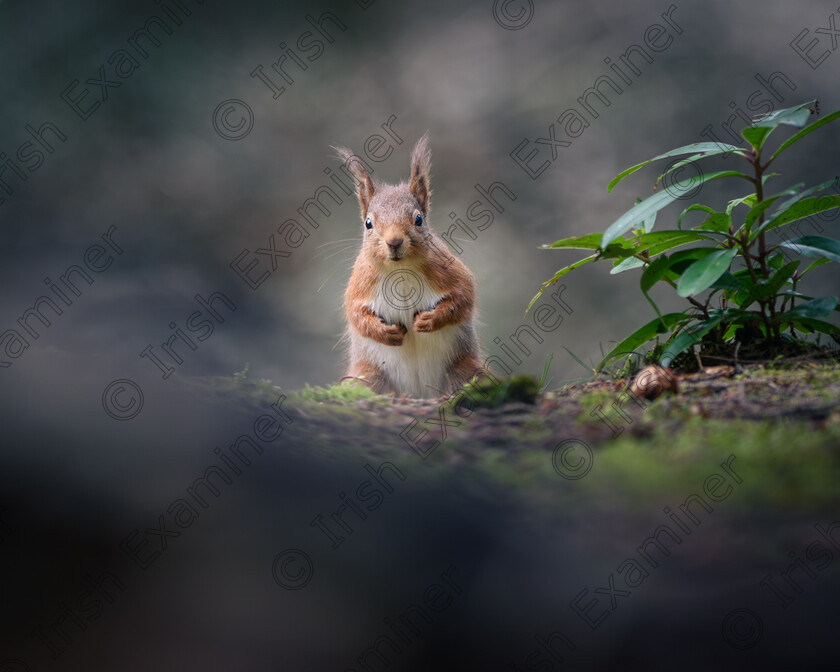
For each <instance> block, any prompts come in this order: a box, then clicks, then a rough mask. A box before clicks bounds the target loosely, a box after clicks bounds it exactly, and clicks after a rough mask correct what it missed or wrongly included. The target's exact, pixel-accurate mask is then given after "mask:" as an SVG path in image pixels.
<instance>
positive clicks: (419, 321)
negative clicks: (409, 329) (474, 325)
mask: <svg viewBox="0 0 840 672" xmlns="http://www.w3.org/2000/svg"><path fill="white" fill-rule="evenodd" d="M471 311H472V301H471V300H470V297H469V296H468V295H466V294H461V293H458V294H454V293H453V294H447V295H446V296H444V297H443V298H442V299H441V300H440V301H439V302H438V304H437V305H436V306H435V307H434V308H432V309H431V310H421V311H420V312H419V313H417V315H415V316H414V331H419V332H425V333H428V332H430V331H437V330H438V329H442V328H443V327H446V326H448V325H450V324H460V323H461V322H463V321H464V320H466V319H468V318H469V315H470V312H471Z"/></svg>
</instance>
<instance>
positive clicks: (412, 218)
mask: <svg viewBox="0 0 840 672" xmlns="http://www.w3.org/2000/svg"><path fill="white" fill-rule="evenodd" d="M336 151H337V152H338V156H339V158H340V159H341V160H342V161H343V162H344V164H345V165H346V166H347V167H348V168H349V170H350V171H351V173H352V175H353V177H354V180H355V182H356V195H357V197H358V199H359V206H360V208H361V214H362V247H361V250H360V251H359V255H358V257H357V258H356V262H355V264H354V265H353V273H352V275H351V276H350V281H349V283H348V285H347V290H346V291H345V293H344V308H345V312H346V316H347V335H348V336H349V341H350V353H349V354H350V368H349V371H348V373H347V376H348V377H352V378H358V379H362V380H364V381H366V382H367V383H368V384H369V385H370V386H371V388H372V389H373V390H374V391H375V392H377V393H379V394H386V393H397V394H401V395H407V396H410V397H434V396H438V395H442V394H446V395H448V394H451V393H452V392H454V391H456V390H457V389H459V388H460V387H461V386H463V384H464V383H465V382H467V381H468V380H470V379H471V378H473V376H476V375H481V369H482V364H481V353H480V349H479V345H478V337H477V336H476V330H475V280H474V278H473V275H472V273H471V272H470V270H469V269H468V268H467V267H466V266H465V265H464V263H463V262H462V261H461V260H460V259H458V258H457V257H455V256H454V255H453V254H452V252H450V250H449V248H448V247H447V246H446V245H445V244H444V243H443V242H442V241H441V239H440V238H439V237H438V236H437V235H435V233H434V232H433V231H432V230H431V229H430V228H429V200H430V197H431V189H430V186H429V171H430V168H431V152H430V150H429V138H428V134H426V135H424V136H423V137H422V138H420V140H419V141H418V142H417V145H416V146H415V147H414V151H413V152H412V154H411V178H410V180H409V182H408V183H407V184H406V183H405V182H401V183H400V184H397V185H390V184H382V183H380V182H378V181H377V182H374V181H373V180H371V177H370V174H369V173H368V171H367V170H366V168H365V166H364V165H363V163H362V162H361V160H360V159H359V158H358V157H357V156H355V155H354V154H353V153H352V152H351V151H350V150H349V149H346V148H340V147H339V148H336Z"/></svg>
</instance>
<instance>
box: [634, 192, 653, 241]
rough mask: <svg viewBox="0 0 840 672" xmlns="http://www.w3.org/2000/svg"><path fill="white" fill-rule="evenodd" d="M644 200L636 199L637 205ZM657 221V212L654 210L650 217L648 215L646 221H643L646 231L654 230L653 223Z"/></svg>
mask: <svg viewBox="0 0 840 672" xmlns="http://www.w3.org/2000/svg"><path fill="white" fill-rule="evenodd" d="M641 202H642V199H641V198H637V199H636V205H638V204H639V203H641ZM655 223H656V213H655V212H654V213H653V214H652V215H651V216H650V217H648V218H647V219H646V220H645V221H643V222H642V228H643V229H644V231H645V233H650V232H651V231H653V225H654V224H655Z"/></svg>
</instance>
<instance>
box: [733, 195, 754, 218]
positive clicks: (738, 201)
mask: <svg viewBox="0 0 840 672" xmlns="http://www.w3.org/2000/svg"><path fill="white" fill-rule="evenodd" d="M757 198H758V195H757V194H756V193H755V192H753V193H752V194H747V195H746V196H742V197H741V198H734V199H732V200H731V201H729V203H728V204H727V206H726V214H727V215H729V216H730V217H731V216H732V211H733V210H734V209H735V208H736V207H738V206H739V205H746V206H747V207H748V208H752V207H753V206H754V205H755V202H756V200H757Z"/></svg>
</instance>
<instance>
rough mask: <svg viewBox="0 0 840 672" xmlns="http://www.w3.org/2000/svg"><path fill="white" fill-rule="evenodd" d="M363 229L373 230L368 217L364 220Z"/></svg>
mask: <svg viewBox="0 0 840 672" xmlns="http://www.w3.org/2000/svg"><path fill="white" fill-rule="evenodd" d="M365 228H366V229H372V228H373V222H372V221H370V217H368V218H367V219H366V220H365Z"/></svg>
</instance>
